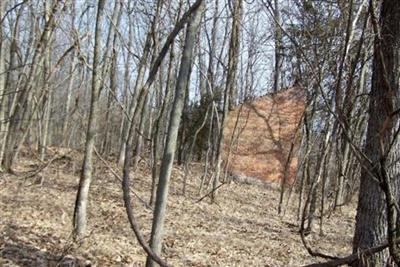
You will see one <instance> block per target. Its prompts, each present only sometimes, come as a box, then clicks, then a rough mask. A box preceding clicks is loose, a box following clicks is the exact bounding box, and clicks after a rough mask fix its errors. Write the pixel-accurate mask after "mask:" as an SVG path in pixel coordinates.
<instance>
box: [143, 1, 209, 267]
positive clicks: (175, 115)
mask: <svg viewBox="0 0 400 267" xmlns="http://www.w3.org/2000/svg"><path fill="white" fill-rule="evenodd" d="M203 5H204V1H202V3H201V6H200V7H199V8H198V9H197V10H196V11H195V12H194V13H193V14H192V18H191V20H190V22H189V24H188V26H187V32H186V39H185V45H184V48H183V55H182V60H181V65H180V70H179V75H178V80H177V85H176V88H175V100H174V103H173V106H172V111H171V116H170V122H169V126H168V133H167V142H166V145H165V149H164V156H163V161H162V163H161V170H160V177H159V181H158V188H157V196H156V203H155V210H154V218H153V225H152V231H151V241H150V246H151V248H152V250H153V251H154V252H155V253H156V254H158V255H159V254H160V253H161V243H162V238H163V232H164V221H165V212H166V206H167V197H168V189H169V180H170V177H171V171H172V164H173V160H174V155H175V150H176V141H177V138H178V130H179V124H180V121H181V116H182V110H183V106H184V101H185V95H186V91H187V87H188V82H189V79H190V72H189V70H190V69H191V64H192V54H193V47H194V43H195V39H196V34H197V31H198V28H199V25H200V20H201V13H202V10H203ZM154 265H155V263H154V261H153V260H152V259H151V258H150V257H148V258H147V262H146V266H148V267H149V266H154Z"/></svg>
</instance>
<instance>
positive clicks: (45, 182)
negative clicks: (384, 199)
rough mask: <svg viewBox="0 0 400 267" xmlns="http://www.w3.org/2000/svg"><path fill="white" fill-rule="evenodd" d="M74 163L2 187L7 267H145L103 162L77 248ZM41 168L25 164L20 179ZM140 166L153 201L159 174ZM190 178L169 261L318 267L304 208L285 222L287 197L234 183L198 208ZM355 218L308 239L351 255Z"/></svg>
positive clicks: (139, 210) (171, 229)
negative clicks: (301, 230) (76, 263)
mask: <svg viewBox="0 0 400 267" xmlns="http://www.w3.org/2000/svg"><path fill="white" fill-rule="evenodd" d="M65 152H66V151H62V153H65ZM69 155H70V157H71V159H72V161H73V162H68V160H67V161H61V162H54V163H53V164H51V165H50V166H49V167H48V168H46V169H44V170H43V172H41V173H40V174H38V175H37V176H35V177H32V178H29V179H27V180H26V181H24V180H23V179H21V177H23V175H21V174H20V175H18V176H15V175H6V176H4V177H3V178H2V179H0V196H1V202H0V214H1V217H0V250H1V257H0V266H57V264H58V263H59V262H60V259H62V258H63V257H64V256H66V255H72V256H69V258H71V257H72V258H75V259H81V261H82V262H84V261H86V260H88V261H90V262H91V264H92V266H143V265H144V261H145V254H144V252H143V250H142V249H141V248H140V246H139V245H138V243H137V242H136V240H135V237H134V235H133V233H132V232H131V230H130V228H129V225H128V223H127V218H126V215H125V210H124V205H123V202H122V192H121V188H120V183H119V182H118V181H116V179H115V178H113V176H112V174H111V173H110V172H109V171H108V170H107V169H106V168H104V167H103V166H100V163H99V165H98V167H97V168H96V178H95V181H94V183H93V186H92V188H91V198H90V207H89V210H90V212H89V232H90V235H89V236H88V237H87V239H86V242H85V243H84V244H83V245H81V246H77V245H72V243H71V239H70V233H71V221H72V217H71V216H72V212H73V204H74V200H75V194H76V190H77V184H78V178H79V170H78V168H76V169H75V170H73V169H74V167H73V166H79V165H80V160H81V156H80V155H79V153H76V152H71V153H69ZM37 165H38V164H37V162H35V161H33V160H31V159H30V158H26V157H25V158H23V159H22V160H21V161H20V162H19V163H18V168H17V171H18V172H19V173H22V172H26V171H28V170H30V169H32V166H37ZM141 168H142V169H140V170H139V171H138V172H137V173H136V174H135V175H132V176H134V177H132V178H133V179H132V180H133V189H134V190H135V191H136V192H137V193H138V194H139V195H141V196H142V197H143V198H144V199H148V198H149V194H148V192H149V191H150V175H149V171H148V170H147V169H145V168H143V166H141ZM38 176H40V177H41V178H40V179H39V178H38ZM182 176H183V172H182V171H181V169H179V168H175V169H174V171H173V174H172V184H171V190H170V197H169V202H168V217H167V221H166V225H165V226H166V236H165V240H164V248H163V257H165V258H166V259H167V260H168V262H170V263H171V264H173V265H175V266H300V265H302V264H305V263H311V262H315V261H316V260H317V259H315V258H312V257H310V256H309V255H308V254H307V252H306V251H305V249H304V248H303V246H302V244H301V241H300V238H299V235H298V233H297V229H298V227H297V226H296V219H295V207H293V206H289V207H288V210H287V214H286V216H285V217H279V216H278V215H277V210H276V206H277V205H276V204H277V201H278V195H279V194H278V191H275V190H273V189H268V188H261V187H255V186H252V185H237V184H229V185H224V186H223V187H221V189H220V191H219V196H218V199H219V202H218V204H216V205H211V204H209V201H208V199H205V200H204V201H202V202H200V203H196V200H197V199H198V196H197V194H196V192H197V186H198V179H199V177H200V175H199V174H198V173H197V172H196V171H195V172H194V173H192V174H191V176H190V180H189V188H188V197H183V196H182V195H181V194H180V190H181V185H182ZM40 182H42V184H40ZM134 207H135V213H136V214H137V218H138V220H139V222H140V225H141V227H142V230H143V233H144V235H145V236H146V237H147V238H148V236H149V231H150V229H149V227H150V221H151V215H152V213H151V211H150V210H147V209H146V208H144V207H143V206H142V205H141V204H140V203H139V202H138V201H135V203H134ZM353 218H354V207H353V206H352V207H345V208H343V210H342V213H341V214H333V215H332V217H331V218H330V219H329V220H327V222H326V224H325V227H324V236H322V237H321V236H319V234H318V233H317V232H319V229H318V227H316V229H315V232H313V234H312V235H311V236H310V237H309V241H310V242H311V244H312V245H313V246H314V247H316V248H318V249H319V250H322V251H325V252H328V253H330V254H336V255H346V254H347V253H350V251H351V249H350V246H351V236H352V233H353V229H352V225H353V223H354V220H353ZM65 259H66V258H64V260H65ZM64 266H67V265H64Z"/></svg>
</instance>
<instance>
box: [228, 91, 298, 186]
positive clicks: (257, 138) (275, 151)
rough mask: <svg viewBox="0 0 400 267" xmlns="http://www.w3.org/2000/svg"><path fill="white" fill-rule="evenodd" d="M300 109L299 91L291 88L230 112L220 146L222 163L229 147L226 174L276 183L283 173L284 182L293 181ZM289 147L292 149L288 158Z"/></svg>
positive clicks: (250, 102) (245, 104) (247, 103)
mask: <svg viewBox="0 0 400 267" xmlns="http://www.w3.org/2000/svg"><path fill="white" fill-rule="evenodd" d="M304 106H305V100H304V95H303V91H302V90H301V89H300V88H298V87H293V88H290V89H287V90H284V91H281V92H278V93H277V94H269V95H267V96H263V97H260V98H257V99H255V100H253V101H249V102H246V103H244V104H243V105H241V106H238V107H236V108H235V109H234V110H233V111H231V112H230V113H229V117H228V119H227V124H226V135H225V143H224V152H225V153H224V155H225V156H224V159H225V160H226V159H227V155H228V153H229V147H230V146H231V145H232V148H231V153H230V156H229V164H228V166H229V167H228V169H229V171H230V172H231V173H232V174H234V175H238V176H246V177H253V178H259V179H264V180H267V181H280V180H281V179H282V178H283V177H284V176H285V170H287V173H286V175H287V176H286V177H287V181H288V182H290V181H293V179H294V176H295V171H296V167H297V157H296V151H297V146H298V142H299V138H298V137H299V131H298V127H299V122H300V120H301V118H302V115H303V111H304ZM235 129H236V130H235ZM234 130H235V134H234V135H233V134H232V133H233V132H234ZM233 136H234V137H233ZM232 137H233V139H232ZM232 140H233V142H232ZM292 143H293V145H294V149H293V151H292V153H291V157H288V156H289V151H290V148H291V146H292ZM288 158H289V161H288Z"/></svg>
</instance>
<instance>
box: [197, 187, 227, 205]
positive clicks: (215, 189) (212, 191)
mask: <svg viewBox="0 0 400 267" xmlns="http://www.w3.org/2000/svg"><path fill="white" fill-rule="evenodd" d="M224 184H226V183H221V184H220V185H219V186H217V187H216V188H214V189H213V190H211V191H210V192H208V193H207V194H205V195H204V196H202V197H201V198H199V199H198V200H197V201H196V202H195V203H199V202H200V201H202V200H203V199H205V198H206V197H208V196H209V195H211V194H212V193H214V192H215V191H217V190H218V188H220V187H221V186H223V185H224Z"/></svg>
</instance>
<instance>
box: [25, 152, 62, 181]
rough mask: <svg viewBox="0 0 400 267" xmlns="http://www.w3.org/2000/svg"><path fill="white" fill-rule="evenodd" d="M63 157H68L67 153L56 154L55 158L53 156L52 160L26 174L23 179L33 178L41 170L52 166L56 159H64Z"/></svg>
mask: <svg viewBox="0 0 400 267" xmlns="http://www.w3.org/2000/svg"><path fill="white" fill-rule="evenodd" d="M62 159H68V156H67V155H65V154H64V155H62V156H58V155H55V156H54V157H53V158H51V159H50V160H48V161H47V162H45V163H44V164H42V166H40V167H39V168H37V169H36V170H35V171H32V172H31V173H29V174H27V175H25V176H24V177H22V179H24V180H26V179H28V178H32V177H34V176H36V175H38V174H39V173H40V172H41V171H43V170H44V169H46V168H47V167H49V166H50V164H51V163H53V162H54V161H57V160H62Z"/></svg>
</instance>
